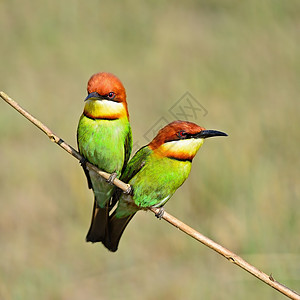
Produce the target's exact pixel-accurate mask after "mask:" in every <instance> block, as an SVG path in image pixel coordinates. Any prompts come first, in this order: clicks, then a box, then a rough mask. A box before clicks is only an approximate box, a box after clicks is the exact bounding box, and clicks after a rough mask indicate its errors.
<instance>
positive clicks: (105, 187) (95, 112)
mask: <svg viewBox="0 0 300 300" xmlns="http://www.w3.org/2000/svg"><path fill="white" fill-rule="evenodd" d="M87 92H88V96H87V97H86V99H85V105H84V111H83V114H82V115H81V117H80V120H79V124H78V128H77V143H78V149H79V152H80V154H81V155H82V156H83V157H84V158H85V161H83V162H82V166H83V169H84V171H85V174H86V176H87V179H88V185H89V188H92V189H93V192H94V195H95V201H94V209H93V215H92V221H91V225H90V229H89V231H88V234H87V236H86V241H87V242H93V243H94V242H100V241H102V240H103V239H104V237H105V233H106V229H107V222H108V214H109V211H110V209H111V203H110V202H111V196H112V194H113V192H114V190H115V186H114V185H112V184H111V183H110V182H109V181H106V180H105V179H104V178H102V177H100V176H99V175H97V174H96V173H95V172H94V171H92V170H88V169H87V168H86V164H85V162H86V161H88V162H90V163H91V164H94V165H95V166H97V167H98V168H99V169H101V170H103V171H105V172H108V173H113V176H112V178H111V179H113V178H115V177H119V176H120V175H121V172H122V170H123V169H125V167H126V164H127V161H128V159H129V157H130V154H131V149H132V136H131V128H130V124H129V114H128V109H127V102H126V92H125V88H124V86H123V84H122V82H121V81H120V80H119V78H117V77H116V76H115V75H113V74H111V73H105V72H101V73H97V74H94V75H93V76H92V77H91V78H90V80H89V82H88V85H87Z"/></svg>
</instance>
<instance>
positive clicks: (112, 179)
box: [106, 172, 118, 184]
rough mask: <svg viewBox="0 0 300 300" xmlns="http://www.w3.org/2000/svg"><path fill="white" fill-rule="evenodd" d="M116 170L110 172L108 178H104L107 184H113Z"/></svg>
mask: <svg viewBox="0 0 300 300" xmlns="http://www.w3.org/2000/svg"><path fill="white" fill-rule="evenodd" d="M117 175H118V174H117V172H113V173H111V174H110V176H109V178H108V179H107V180H106V181H107V182H108V183H109V184H114V181H115V179H116V178H117Z"/></svg>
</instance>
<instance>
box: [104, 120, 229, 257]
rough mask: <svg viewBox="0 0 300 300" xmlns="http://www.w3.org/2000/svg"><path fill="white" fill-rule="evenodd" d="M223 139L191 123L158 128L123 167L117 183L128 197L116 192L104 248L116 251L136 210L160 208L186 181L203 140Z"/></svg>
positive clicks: (173, 123) (182, 122) (178, 123)
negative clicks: (125, 188) (124, 185)
mask: <svg viewBox="0 0 300 300" xmlns="http://www.w3.org/2000/svg"><path fill="white" fill-rule="evenodd" d="M213 136H227V134H226V133H223V132H220V131H216V130H206V129H204V128H202V127H200V126H198V125H196V124H194V123H191V122H185V121H174V122H172V123H170V124H168V125H167V126H165V127H164V128H162V129H161V130H160V131H159V132H158V134H157V136H156V137H155V138H154V139H153V140H152V141H151V143H150V144H148V145H146V146H144V147H142V148H141V149H140V150H139V151H138V152H136V154H135V155H134V156H133V158H132V159H131V160H130V161H129V163H128V164H127V166H126V169H125V171H124V173H123V174H122V176H121V180H123V181H124V182H126V183H129V184H130V185H131V187H132V191H131V193H130V194H125V193H121V192H120V191H116V192H115V194H114V196H113V197H115V198H119V203H118V206H117V208H116V210H115V211H114V212H113V213H112V215H111V216H110V220H109V225H108V228H109V234H108V235H107V237H106V240H105V242H104V245H105V246H106V247H107V248H108V249H109V250H110V251H113V252H114V251H116V250H117V249H118V244H119V241H120V238H121V235H122V233H123V231H124V229H125V227H126V225H127V224H128V222H129V221H130V220H131V218H132V217H133V216H134V215H135V213H136V212H137V211H138V210H141V209H147V208H149V207H151V206H153V207H162V206H163V205H164V204H165V203H166V202H167V201H168V200H169V199H170V198H171V196H172V195H173V194H174V193H175V191H176V190H177V189H178V188H179V187H180V186H181V185H182V184H183V183H184V181H185V180H186V179H187V177H188V175H189V173H190V171H191V167H192V160H193V158H194V156H195V155H196V153H197V152H198V150H199V148H200V147H201V146H202V144H203V143H204V140H205V139H206V138H209V137H213Z"/></svg>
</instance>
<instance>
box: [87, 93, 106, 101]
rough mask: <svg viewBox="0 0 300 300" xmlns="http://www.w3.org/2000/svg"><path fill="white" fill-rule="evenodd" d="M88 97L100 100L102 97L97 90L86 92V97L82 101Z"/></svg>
mask: <svg viewBox="0 0 300 300" xmlns="http://www.w3.org/2000/svg"><path fill="white" fill-rule="evenodd" d="M89 99H91V100H102V99H103V97H102V96H101V95H100V94H98V93H97V92H93V93H90V94H88V95H87V97H86V98H85V99H84V101H86V100H89Z"/></svg>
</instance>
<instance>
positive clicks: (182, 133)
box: [177, 130, 186, 139]
mask: <svg viewBox="0 0 300 300" xmlns="http://www.w3.org/2000/svg"><path fill="white" fill-rule="evenodd" d="M177 136H178V137H179V138H180V139H183V138H185V137H186V132H185V131H184V130H181V131H179V132H178V134H177Z"/></svg>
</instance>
